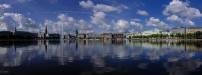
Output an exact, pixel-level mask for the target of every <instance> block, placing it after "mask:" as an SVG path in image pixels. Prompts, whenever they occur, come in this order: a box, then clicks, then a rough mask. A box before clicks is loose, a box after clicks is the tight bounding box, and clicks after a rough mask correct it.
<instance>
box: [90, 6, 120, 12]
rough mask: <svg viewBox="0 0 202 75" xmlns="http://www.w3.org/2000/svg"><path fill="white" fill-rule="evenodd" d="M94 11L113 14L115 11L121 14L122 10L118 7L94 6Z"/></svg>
mask: <svg viewBox="0 0 202 75" xmlns="http://www.w3.org/2000/svg"><path fill="white" fill-rule="evenodd" d="M94 11H102V12H113V11H117V12H120V11H121V9H119V8H117V7H113V6H110V5H105V4H97V5H96V6H94Z"/></svg>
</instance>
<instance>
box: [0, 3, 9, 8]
mask: <svg viewBox="0 0 202 75" xmlns="http://www.w3.org/2000/svg"><path fill="white" fill-rule="evenodd" d="M8 8H11V5H9V4H0V9H8Z"/></svg>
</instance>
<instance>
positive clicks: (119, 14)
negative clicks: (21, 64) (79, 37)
mask: <svg viewBox="0 0 202 75" xmlns="http://www.w3.org/2000/svg"><path fill="white" fill-rule="evenodd" d="M201 3H202V1H201V0H0V31H5V30H9V31H13V30H14V29H15V27H16V28H17V29H18V30H22V31H29V32H43V31H44V29H45V27H46V26H47V27H48V32H49V33H61V32H64V33H71V32H74V31H75V30H77V29H78V30H79V32H83V33H104V32H130V33H136V32H141V31H145V30H153V29H159V30H168V29H172V28H177V27H185V26H187V27H200V26H201V25H202V13H201V11H202V6H201Z"/></svg>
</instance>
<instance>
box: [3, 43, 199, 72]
mask: <svg viewBox="0 0 202 75" xmlns="http://www.w3.org/2000/svg"><path fill="white" fill-rule="evenodd" d="M201 50H202V46H201V44H200V41H176V40H169V41H162V40H161V41H157V40H153V41H137V40H117V41H115V40H72V41H70V40H49V41H48V40H45V41H44V40H43V41H40V40H39V41H24V42H22V41H5V42H3V41H2V42H0V66H1V68H0V73H1V70H2V69H6V70H7V71H9V72H10V73H22V74H24V72H25V71H24V70H29V71H26V72H27V73H28V74H29V73H32V72H35V70H36V71H37V72H38V71H39V72H40V71H44V72H56V73H58V72H60V70H61V69H62V70H63V71H66V72H67V73H71V74H74V75H75V74H77V75H95V74H98V75H99V74H100V75H103V74H110V75H111V74H118V75H120V74H121V75H126V74H138V75H150V74H155V75H162V74H163V75H165V74H169V75H189V74H194V75H196V74H200V73H201V72H202V69H201V68H202V67H201V65H202V57H201V56H202V52H201ZM41 65H43V66H41ZM55 66H59V67H57V68H55ZM27 67H29V68H28V69H27ZM30 67H31V68H30ZM32 67H34V68H32ZM18 68H21V70H16V69H18ZM40 68H43V69H42V70H41V69H40ZM54 68H55V69H54ZM27 73H25V74H27Z"/></svg>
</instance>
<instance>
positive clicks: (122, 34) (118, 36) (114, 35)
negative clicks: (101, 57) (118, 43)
mask: <svg viewBox="0 0 202 75" xmlns="http://www.w3.org/2000/svg"><path fill="white" fill-rule="evenodd" d="M125 38H126V35H125V34H124V33H114V34H112V39H116V40H119V39H120V40H122V39H125Z"/></svg>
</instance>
